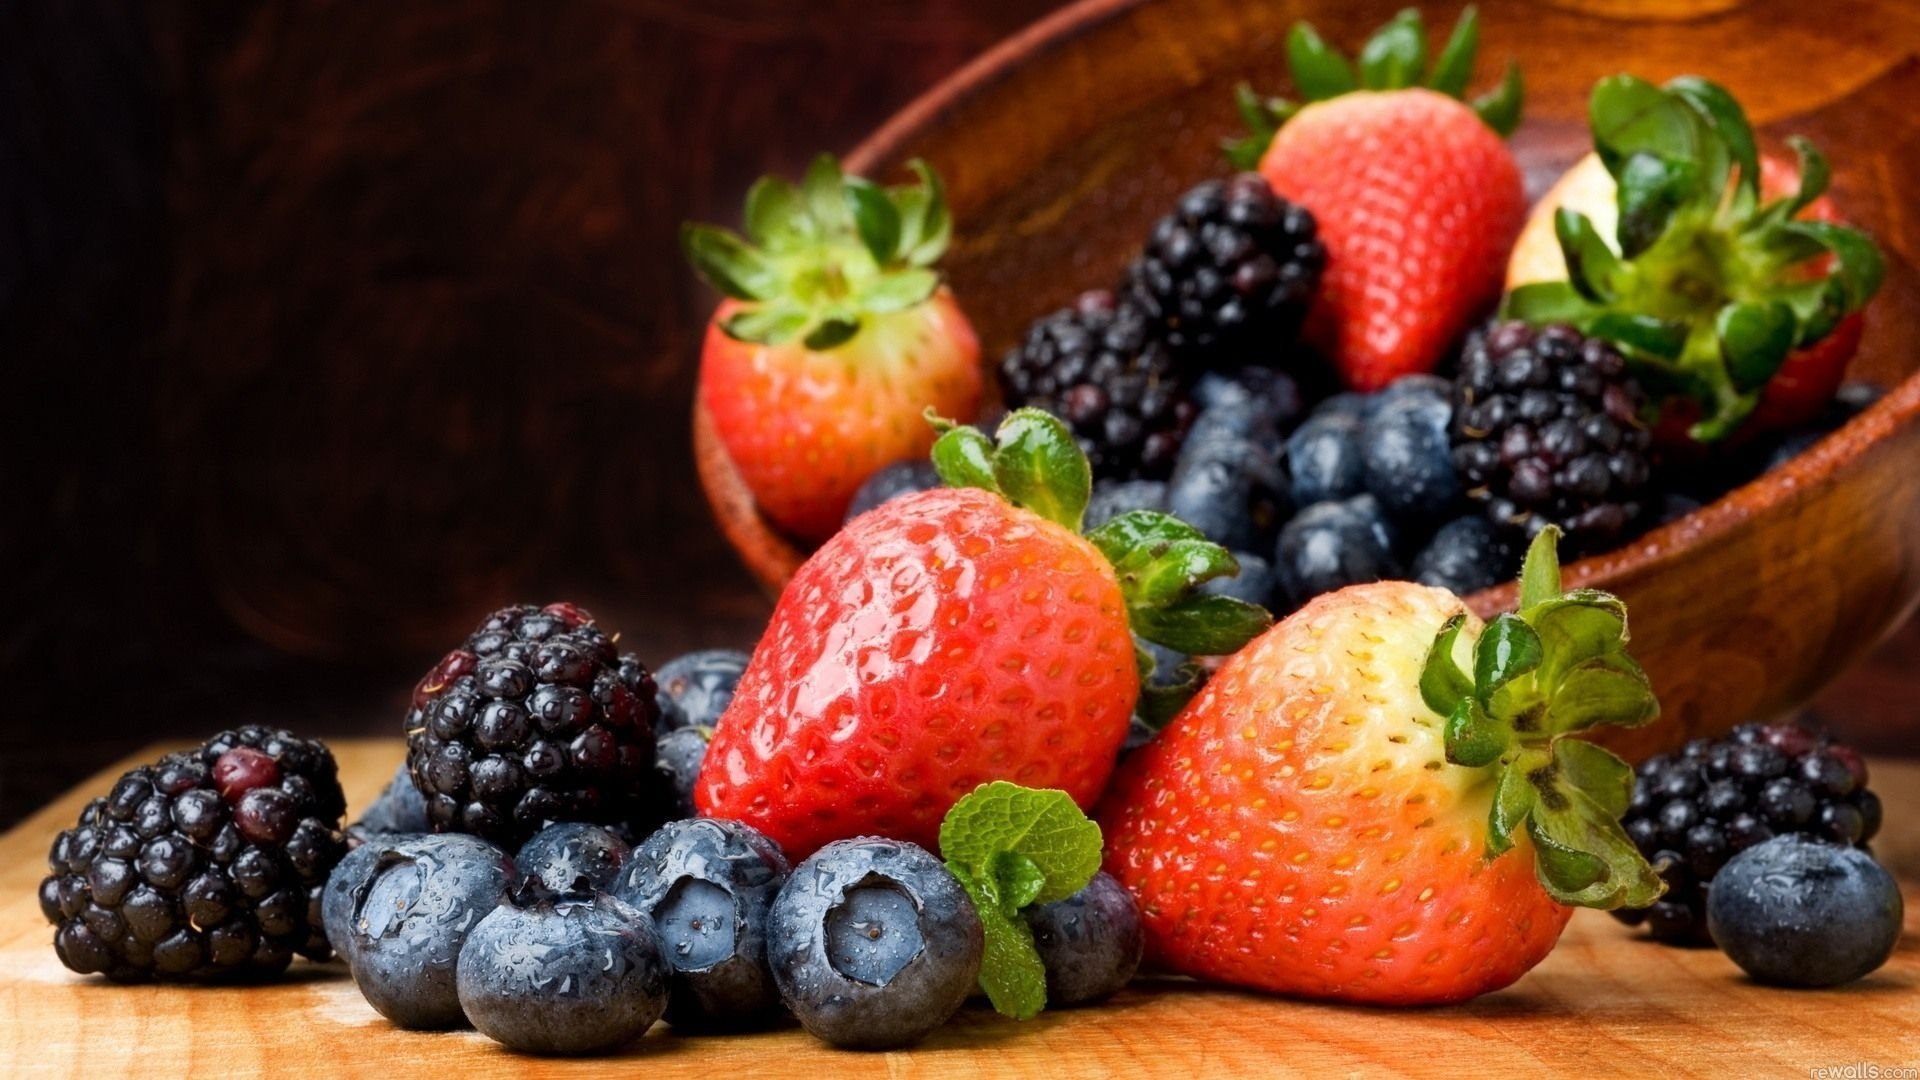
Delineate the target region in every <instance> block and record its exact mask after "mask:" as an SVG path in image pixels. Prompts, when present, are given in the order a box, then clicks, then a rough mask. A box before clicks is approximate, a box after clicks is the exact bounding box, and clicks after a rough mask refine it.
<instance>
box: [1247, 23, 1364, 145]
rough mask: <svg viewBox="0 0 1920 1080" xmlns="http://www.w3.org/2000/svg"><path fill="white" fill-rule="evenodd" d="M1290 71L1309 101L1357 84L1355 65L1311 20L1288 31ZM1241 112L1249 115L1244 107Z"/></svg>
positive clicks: (1322, 98) (1296, 87)
mask: <svg viewBox="0 0 1920 1080" xmlns="http://www.w3.org/2000/svg"><path fill="white" fill-rule="evenodd" d="M1287 72H1288V74H1290V75H1292V76H1293V88H1294V89H1295V90H1297V91H1299V92H1300V96H1301V97H1303V98H1305V99H1306V100H1308V101H1324V100H1326V99H1327V98H1331V97H1339V96H1340V95H1341V94H1344V93H1347V92H1348V91H1350V90H1352V89H1353V88H1354V79H1353V65H1352V64H1349V63H1347V58H1346V57H1344V56H1341V55H1340V52H1339V50H1337V49H1335V48H1334V47H1333V46H1331V45H1329V44H1327V42H1326V39H1325V38H1322V37H1321V36H1320V32H1319V31H1318V30H1315V29H1314V28H1313V26H1312V25H1311V24H1309V23H1304V22H1299V23H1294V24H1293V29H1292V30H1290V31H1288V33H1287ZM1246 93H1249V94H1251V93H1252V91H1251V90H1248V91H1246ZM1241 115H1242V116H1243V117H1244V116H1246V115H1247V114H1246V110H1245V109H1244V108H1243V109H1242V110H1241ZM1253 122H1254V121H1252V120H1249V124H1251V123H1253ZM1271 134H1272V133H1271V132H1269V133H1268V135H1269V137H1271Z"/></svg>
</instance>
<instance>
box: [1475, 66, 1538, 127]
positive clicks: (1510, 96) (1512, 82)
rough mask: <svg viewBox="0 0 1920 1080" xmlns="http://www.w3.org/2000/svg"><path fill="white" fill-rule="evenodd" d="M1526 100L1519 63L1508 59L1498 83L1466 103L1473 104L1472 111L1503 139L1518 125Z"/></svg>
mask: <svg viewBox="0 0 1920 1080" xmlns="http://www.w3.org/2000/svg"><path fill="white" fill-rule="evenodd" d="M1526 102H1527V90H1526V86H1525V85H1524V84H1522V82H1521V80H1520V65H1519V64H1516V63H1513V62H1511V61H1509V62H1508V64H1507V73H1506V74H1505V75H1503V76H1501V77H1500V85H1499V86H1496V87H1494V88H1493V89H1492V90H1489V91H1487V92H1486V93H1484V94H1481V95H1480V96H1478V97H1476V98H1474V99H1473V100H1472V101H1471V102H1468V104H1470V105H1472V106H1473V111H1474V112H1475V113H1476V114H1478V115H1479V117H1480V119H1481V121H1482V122H1484V123H1485V124H1486V125H1487V126H1488V127H1490V128H1492V129H1493V130H1494V132H1495V133H1496V134H1498V135H1499V136H1500V137H1501V138H1503V139H1504V138H1506V137H1507V136H1509V135H1512V134H1513V131H1514V129H1515V128H1517V127H1519V126H1520V113H1521V111H1522V110H1523V109H1524V108H1525V107H1526Z"/></svg>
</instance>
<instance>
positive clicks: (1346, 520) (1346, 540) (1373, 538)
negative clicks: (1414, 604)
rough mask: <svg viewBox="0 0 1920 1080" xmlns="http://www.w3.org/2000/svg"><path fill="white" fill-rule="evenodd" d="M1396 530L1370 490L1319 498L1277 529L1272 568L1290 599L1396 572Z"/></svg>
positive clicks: (1299, 600)
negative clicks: (1343, 496) (1332, 499)
mask: <svg viewBox="0 0 1920 1080" xmlns="http://www.w3.org/2000/svg"><path fill="white" fill-rule="evenodd" d="M1393 541H1394V532H1393V528H1392V526H1391V525H1389V524H1388V522H1387V519H1386V515H1384V514H1383V513H1381V510H1380V504H1379V503H1378V502H1377V501H1376V500H1375V499H1374V497H1373V496H1371V495H1356V496H1354V497H1353V498H1351V499H1347V500H1346V501H1344V502H1329V503H1320V504H1319V505H1317V506H1309V507H1307V508H1306V509H1305V510H1302V511H1301V512H1300V513H1299V515H1298V516H1296V517H1295V518H1294V519H1293V520H1292V521H1289V522H1288V523H1287V526H1286V528H1284V529H1281V530H1280V542H1279V545H1278V546H1277V547H1276V548H1275V550H1274V556H1273V564H1274V571H1275V573H1276V574H1277V575H1278V577H1279V579H1280V587H1281V591H1282V593H1283V594H1284V595H1285V597H1286V599H1287V600H1288V601H1289V602H1290V603H1291V604H1294V605H1298V604H1304V603H1306V602H1307V601H1308V600H1311V599H1313V598H1314V597H1316V596H1318V595H1320V594H1321V593H1325V592H1332V591H1333V590H1335V589H1339V588H1344V587H1345V586H1348V585H1353V584H1357V583H1359V582H1363V581H1380V580H1382V579H1386V578H1392V577H1395V576H1396V575H1397V574H1398V573H1399V564H1398V563H1397V562H1396V561H1395V559H1394V557H1393Z"/></svg>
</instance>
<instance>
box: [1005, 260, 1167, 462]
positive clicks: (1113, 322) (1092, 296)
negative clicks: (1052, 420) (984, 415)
mask: <svg viewBox="0 0 1920 1080" xmlns="http://www.w3.org/2000/svg"><path fill="white" fill-rule="evenodd" d="M1000 387H1001V390H1002V392H1003V394H1004V395H1005V397H1006V402H1007V405H1008V406H1009V407H1013V408H1018V407H1021V406H1027V405H1031V406H1033V407H1035V408H1039V409H1045V410H1046V411H1047V412H1050V413H1052V414H1053V415H1055V416H1057V417H1059V418H1060V419H1062V420H1064V421H1066V423H1067V425H1068V426H1069V427H1071V428H1072V429H1073V434H1074V438H1075V439H1076V440H1078V441H1079V443H1080V448H1081V449H1082V450H1084V451H1086V454H1087V461H1088V462H1089V463H1090V464H1091V465H1092V466H1093V474H1094V476H1096V477H1099V478H1103V479H1114V480H1130V479H1134V478H1137V477H1146V478H1149V479H1165V477H1166V475H1167V474H1168V473H1169V472H1171V471H1172V470H1173V461H1174V457H1175V455H1176V454H1177V453H1178V452H1179V450H1180V444H1181V442H1182V440H1183V439H1185V437H1186V432H1187V425H1189V424H1190V423H1192V422H1193V417H1194V413H1195V412H1196V409H1195V406H1194V404H1193V400H1192V397H1191V388H1190V387H1189V385H1188V383H1187V381H1186V380H1185V379H1184V378H1183V377H1182V376H1181V375H1180V373H1179V372H1178V370H1177V368H1176V365H1175V364H1174V361H1173V356H1172V354H1170V353H1169V352H1167V349H1166V346H1164V345H1162V344H1161V343H1160V342H1159V341H1158V340H1157V339H1155V338H1154V336H1153V335H1152V334H1151V333H1150V332H1149V327H1148V324H1147V319H1146V316H1144V315H1143V314H1141V312H1140V310H1139V309H1138V308H1136V307H1134V306H1133V305H1132V304H1128V303H1125V302H1122V301H1121V300H1119V299H1117V298H1116V297H1115V296H1114V295H1113V294H1112V293H1110V292H1104V291H1096V292H1088V293H1083V294H1081V296H1080V298H1079V299H1078V300H1076V301H1074V303H1073V305H1072V306H1070V307H1064V308H1061V309H1060V310H1059V311H1056V312H1054V313H1053V314H1051V315H1048V316H1046V317H1045V318H1043V319H1040V320H1039V321H1038V322H1035V323H1034V324H1033V325H1032V326H1031V327H1030V328H1029V329H1028V330H1027V336H1026V339H1025V340H1024V341H1022V342H1021V343H1020V344H1019V345H1017V346H1015V347H1014V348H1013V349H1012V350H1011V351H1010V352H1008V353H1007V355H1006V356H1005V357H1004V358H1002V359H1001V361H1000Z"/></svg>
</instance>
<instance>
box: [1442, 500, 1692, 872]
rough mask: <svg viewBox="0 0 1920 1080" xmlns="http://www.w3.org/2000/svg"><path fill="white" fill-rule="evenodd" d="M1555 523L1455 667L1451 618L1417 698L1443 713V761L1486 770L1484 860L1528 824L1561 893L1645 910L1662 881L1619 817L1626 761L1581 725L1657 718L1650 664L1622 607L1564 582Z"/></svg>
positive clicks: (1537, 855) (1543, 867)
mask: <svg viewBox="0 0 1920 1080" xmlns="http://www.w3.org/2000/svg"><path fill="white" fill-rule="evenodd" d="M1559 539H1560V531H1559V530H1558V529H1556V528H1551V527H1550V528H1548V529H1545V530H1543V531H1542V532H1541V533H1540V535H1539V536H1538V537H1536V538H1535V539H1534V541H1533V544H1532V546H1531V547H1530V548H1529V549H1528V551H1527V558H1526V562H1525V563H1524V565H1523V566H1522V568H1521V571H1520V607H1519V611H1518V612H1515V613H1509V614H1504V615H1501V616H1499V617H1497V618H1495V619H1494V620H1493V621H1492V622H1491V623H1489V624H1488V625H1487V627H1486V629H1485V630H1484V631H1483V632H1482V633H1481V634H1480V637H1479V639H1478V640H1477V641H1475V642H1473V645H1472V649H1471V662H1470V663H1469V664H1468V665H1467V668H1466V669H1463V668H1462V666H1461V664H1460V661H1459V657H1458V651H1459V648H1458V647H1459V645H1460V644H1461V643H1460V636H1461V633H1462V631H1463V630H1464V628H1465V625H1466V615H1465V614H1460V615H1455V616H1454V617H1453V618H1452V619H1450V620H1448V621H1447V623H1446V625H1445V626H1443V627H1442V628H1441V630H1440V633H1439V635H1438V636H1437V637H1436V638H1435V639H1434V643H1433V648H1432V649H1431V650H1430V651H1429V652H1428V654H1427V659H1426V664H1425V667H1424V668H1423V670H1422V672H1421V675H1420V696H1421V698H1422V699H1424V700H1425V701H1426V703H1427V707H1428V708H1431V709H1432V710H1433V711H1434V712H1436V713H1438V714H1439V715H1441V716H1443V717H1445V718H1446V748H1447V760H1448V761H1450V762H1452V763H1453V764H1455V765H1461V766H1465V767H1467V768H1473V769H1486V770H1490V771H1491V774H1492V775H1491V779H1492V782H1493V785H1494V786H1493V806H1492V810H1491V812H1490V814H1489V816H1488V822H1487V858H1489V859H1494V858H1498V857H1499V856H1501V855H1503V854H1505V853H1506V852H1507V851H1509V850H1510V849H1512V847H1513V844H1514V840H1513V837H1514V833H1515V832H1517V831H1518V830H1519V829H1521V828H1522V827H1524V828H1525V829H1526V831H1527V836H1528V838H1529V839H1531V840H1532V841H1533V851H1534V871H1535V873H1536V875H1537V876H1538V877H1539V879H1540V883H1541V885H1543V886H1544V887H1545V888H1546V890H1547V892H1548V893H1549V894H1550V895H1551V896H1552V897H1553V898H1554V899H1555V900H1557V901H1559V902H1560V903H1562V904H1568V905H1572V906H1576V907H1591V908H1602V909H1612V908H1617V907H1645V906H1647V905H1648V904H1651V903H1652V902H1653V901H1654V900H1655V899H1656V898H1658V897H1659V895H1660V893H1661V891H1662V889H1663V888H1664V886H1663V885H1662V884H1661V882H1660V878H1659V876H1658V875H1657V874H1656V873H1655V872H1654V870H1653V867H1652V866H1650V865H1648V863H1647V860H1646V859H1645V858H1644V857H1642V856H1641V854H1640V851H1639V849H1638V848H1637V847H1635V846H1634V843H1633V841H1632V839H1630V838H1629V837H1628V836H1627V834H1626V831H1625V830H1624V829H1622V828H1621V826H1620V818H1621V816H1622V815H1623V814H1625V813H1626V812H1627V803H1628V801H1629V800H1630V799H1631V798H1632V796H1633V768H1632V766H1630V765H1628V764H1627V763H1626V762H1624V761H1622V760H1620V758H1618V757H1616V756H1615V755H1614V754H1613V753H1611V752H1610V751H1608V750H1605V749H1603V748H1602V747H1599V746H1596V745H1594V744H1593V743H1591V742H1588V741H1586V740H1585V739H1581V738H1576V737H1575V736H1577V735H1579V734H1581V733H1583V732H1587V731H1590V730H1592V729H1593V728H1596V727H1601V726H1604V725H1614V726H1618V727H1639V726H1641V725H1644V724H1647V723H1650V722H1652V721H1653V719H1654V718H1655V717H1657V716H1659V715H1660V703H1659V702H1658V701H1657V700H1656V699H1655V698H1654V694H1653V687H1652V685H1651V684H1650V683H1648V681H1647V676H1646V673H1645V672H1643V671H1642V670H1641V669H1640V665H1639V664H1638V663H1636V662H1635V661H1634V659H1633V657H1631V656H1629V655H1627V651H1626V644H1627V609H1626V606H1625V605H1624V604H1622V603H1621V602H1620V600H1619V598H1617V597H1615V596H1613V595H1611V594H1609V593H1605V592H1600V591H1598V590H1595V589H1574V590H1572V591H1563V590H1562V589H1561V586H1560V562H1559V557H1558V554H1557V547H1558V544H1559Z"/></svg>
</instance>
